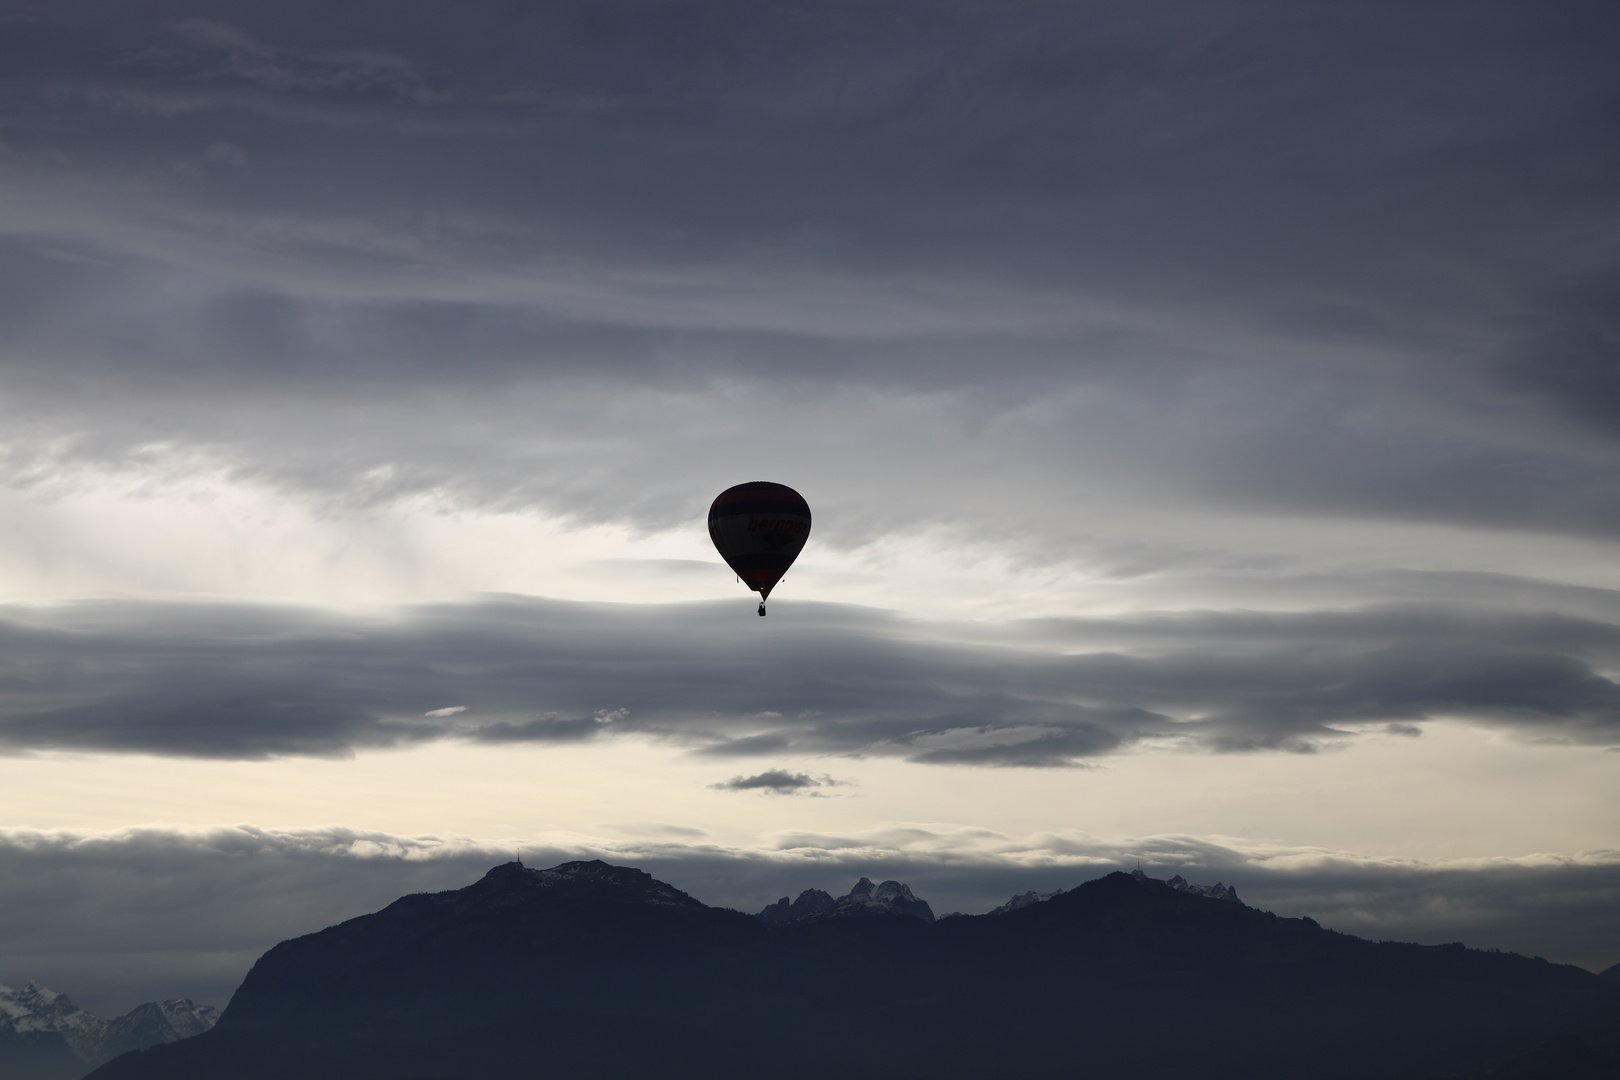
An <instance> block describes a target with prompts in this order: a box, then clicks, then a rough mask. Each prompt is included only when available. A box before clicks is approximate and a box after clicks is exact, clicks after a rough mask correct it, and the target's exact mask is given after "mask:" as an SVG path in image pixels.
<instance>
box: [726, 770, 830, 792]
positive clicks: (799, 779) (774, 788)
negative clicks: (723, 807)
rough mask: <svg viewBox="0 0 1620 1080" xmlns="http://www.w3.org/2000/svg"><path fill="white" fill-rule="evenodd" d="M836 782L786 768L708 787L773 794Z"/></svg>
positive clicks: (825, 777)
mask: <svg viewBox="0 0 1620 1080" xmlns="http://www.w3.org/2000/svg"><path fill="white" fill-rule="evenodd" d="M837 783H838V782H837V781H836V780H834V779H833V778H832V777H830V776H811V775H810V774H809V773H802V772H789V771H788V770H786V769H768V770H766V771H765V772H762V773H756V774H755V775H753V776H733V777H732V778H731V779H730V780H722V781H721V782H720V783H718V784H711V785H709V786H710V787H713V788H715V789H716V790H718V791H768V792H771V793H772V794H775V795H797V794H800V793H810V792H811V789H813V788H820V787H831V786H834V785H836V784H837Z"/></svg>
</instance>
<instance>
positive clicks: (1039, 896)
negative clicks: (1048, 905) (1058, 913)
mask: <svg viewBox="0 0 1620 1080" xmlns="http://www.w3.org/2000/svg"><path fill="white" fill-rule="evenodd" d="M1062 895H1063V890H1062V889H1057V890H1054V891H1053V892H1048V893H1038V892H1035V891H1034V890H1033V889H1032V890H1030V891H1029V892H1027V893H1020V894H1019V895H1017V896H1015V897H1013V898H1012V899H1011V900H1008V901H1007V902H1006V903H1005V904H1002V905H1001V906H1000V907H993V908H991V909H990V910H989V911H987V912H985V914H986V915H1005V914H1007V912H1009V911H1017V910H1018V909H1019V908H1027V907H1029V906H1031V905H1032V904H1038V903H1040V902H1041V901H1042V900H1050V899H1052V897H1054V896H1062Z"/></svg>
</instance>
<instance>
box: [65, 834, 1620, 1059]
mask: <svg viewBox="0 0 1620 1080" xmlns="http://www.w3.org/2000/svg"><path fill="white" fill-rule="evenodd" d="M894 884H896V885H898V883H894ZM866 885H867V886H868V889H867V890H862V892H863V893H875V892H876V891H877V888H876V887H871V885H870V882H866ZM901 888H903V886H902V887H901ZM890 892H891V893H893V894H895V895H899V894H898V890H890ZM905 896H906V897H910V891H909V890H905ZM912 899H915V898H912ZM775 906H776V905H773V907H775ZM788 906H789V908H791V907H792V905H788ZM767 910H769V909H767ZM1617 1008H1620V991H1617V989H1616V988H1615V987H1614V986H1613V984H1612V983H1611V982H1609V981H1608V980H1605V979H1601V978H1599V977H1598V976H1595V975H1592V974H1591V973H1589V972H1586V971H1583V970H1580V969H1578V968H1572V967H1565V966H1561V965H1555V964H1549V963H1547V962H1545V961H1541V960H1530V959H1527V958H1525V957H1521V956H1515V955H1512V954H1503V953H1489V952H1479V951H1475V950H1470V949H1465V948H1463V947H1462V946H1461V945H1454V946H1438V947H1424V946H1417V945H1404V944H1394V943H1375V942H1369V941H1363V940H1361V939H1358V938H1354V937H1350V936H1348V935H1344V934H1338V933H1334V932H1333V931H1329V930H1324V929H1323V928H1321V927H1320V926H1318V925H1316V924H1315V923H1314V922H1312V921H1311V920H1309V919H1283V918H1278V917H1277V916H1275V915H1272V914H1270V913H1268V912H1263V911H1259V910H1256V909H1254V908H1250V907H1245V906H1243V905H1242V904H1239V903H1233V902H1230V901H1227V900H1225V899H1215V898H1213V897H1210V896H1201V895H1196V894H1194V893H1190V892H1186V891H1179V890H1177V889H1175V888H1172V887H1171V886H1169V885H1167V884H1165V883H1164V882H1159V881H1153V880H1150V879H1147V878H1145V877H1132V876H1131V875H1127V874H1122V873H1121V874H1111V875H1109V876H1107V877H1104V878H1101V879H1098V880H1096V881H1091V882H1087V883H1085V884H1083V885H1080V886H1078V887H1076V888H1073V889H1070V890H1068V891H1066V892H1062V893H1058V894H1056V895H1052V896H1050V897H1049V898H1048V899H1045V900H1043V901H1040V902H1037V903H1033V904H1029V905H1027V906H1024V907H1020V908H1017V909H1015V910H1010V911H1007V912H1005V913H1003V914H998V915H995V916H961V917H956V918H950V919H945V920H941V921H939V922H930V921H925V920H924V919H922V918H920V917H916V916H913V915H908V914H898V913H888V912H879V913H876V914H869V915H867V916H866V917H862V918H811V919H805V920H797V919H795V920H793V921H790V922H787V923H782V924H775V925H773V924H771V923H769V922H766V921H764V920H762V919H761V918H757V917H754V916H749V915H745V914H743V913H741V912H735V911H729V910H724V909H718V908H710V907H707V906H705V905H703V904H701V903H699V902H698V901H696V900H694V899H693V898H691V897H690V896H687V895H686V894H685V893H682V892H680V891H679V890H677V889H674V888H673V887H671V886H668V885H665V884H663V883H662V882H658V881H656V880H655V879H653V878H652V877H651V876H650V875H647V874H645V873H643V872H641V871H639V870H633V869H629V868H624V867H611V866H608V865H606V864H604V863H601V862H591V863H566V864H564V865H562V866H559V867H555V868H553V869H551V870H532V869H528V868H525V867H522V866H520V865H519V864H516V863H509V864H507V865H505V866H499V867H496V868H495V869H493V870H491V871H490V872H489V873H488V874H487V875H485V877H484V878H483V879H481V880H480V881H478V882H476V883H474V884H472V885H469V886H468V887H466V888H464V889H459V890H455V891H452V892H446V893H436V894H421V895H415V896H407V897H404V898H402V899H401V900H398V901H396V902H395V903H393V904H391V905H389V906H388V907H387V908H385V909H383V910H382V911H379V912H377V913H375V914H373V915H367V916H362V917H360V918H357V919H351V920H349V921H348V922H345V923H342V924H340V925H338V926H334V927H330V928H328V929H326V930H323V931H321V932H319V933H316V934H310V935H308V936H306V937H302V938H297V939H294V940H292V941H286V942H282V943H281V944H280V945H277V946H276V947H275V948H273V949H271V950H270V951H269V952H267V953H266V954H265V955H264V956H263V957H262V958H261V959H260V960H259V962H258V963H257V964H255V965H254V967H253V970H252V971H251V972H249V974H248V976H247V978H246V980H245V981H244V982H243V984H242V987H241V989H239V990H238V991H237V993H236V995H235V997H234V998H233V999H232V1001H231V1003H230V1006H229V1007H228V1008H227V1009H226V1011H225V1013H224V1015H223V1016H222V1017H221V1019H220V1021H219V1023H218V1025H217V1026H216V1027H215V1029H214V1030H213V1031H211V1032H208V1033H206V1034H204V1035H200V1036H198V1037H196V1038H194V1039H188V1040H185V1041H183V1042H179V1043H174V1044H172V1045H169V1046H165V1047H158V1048H154V1049H151V1050H146V1051H143V1052H140V1053H137V1054H131V1055H127V1056H125V1057H123V1058H120V1059H118V1060H117V1061H114V1062H112V1063H110V1064H109V1065H107V1066H104V1067H103V1068H102V1069H100V1070H98V1071H97V1072H96V1073H94V1074H93V1076H94V1078H95V1080H159V1078H161V1080H201V1078H204V1077H207V1078H217V1077H226V1076H229V1077H232V1078H236V1080H259V1078H264V1080H269V1078H271V1077H284V1076H293V1075H296V1076H300V1077H307V1078H310V1080H322V1078H330V1080H338V1078H342V1080H384V1078H387V1080H409V1078H414V1080H428V1078H443V1080H449V1078H467V1080H472V1078H478V1080H499V1078H503V1077H513V1078H517V1077H525V1078H527V1077H539V1076H542V1075H547V1076H549V1075H552V1074H556V1073H566V1072H569V1071H573V1070H581V1071H583V1070H589V1071H590V1072H591V1073H593V1074H595V1075H607V1076H638V1075H653V1074H659V1075H664V1076H675V1077H684V1076H697V1075H706V1076H707V1075H716V1074H719V1075H731V1074H735V1075H743V1074H748V1075H752V1074H758V1073H763V1074H768V1075H771V1076H773V1077H789V1078H793V1077H818V1078H819V1077H825V1076H831V1075H837V1076H839V1077H867V1076H872V1077H876V1076H879V1075H884V1076H895V1075H898V1076H930V1077H967V1076H983V1075H1008V1074H1011V1073H1015V1072H1022V1071H1026V1070H1031V1071H1035V1070H1039V1071H1043V1072H1051V1073H1056V1074H1058V1075H1076V1074H1080V1073H1086V1074H1096V1075H1108V1076H1122V1077H1160V1076H1163V1077H1171V1076H1176V1077H1180V1076H1182V1075H1183V1074H1184V1073H1185V1072H1186V1071H1187V1070H1188V1069H1189V1068H1193V1069H1195V1070H1196V1071H1197V1072H1198V1073H1199V1074H1201V1075H1206V1076H1213V1077H1226V1076H1231V1077H1238V1076H1242V1077H1245V1078H1266V1077H1279V1078H1280V1077H1297V1076H1312V1077H1322V1078H1332V1077H1353V1076H1354V1077H1361V1076H1369V1075H1378V1076H1389V1077H1399V1076H1409V1077H1423V1078H1429V1077H1434V1078H1438V1077H1461V1076H1473V1075H1478V1076H1486V1075H1502V1076H1507V1075H1518V1076H1531V1075H1548V1076H1553V1075H1557V1076H1569V1077H1576V1076H1581V1075H1593V1076H1600V1075H1601V1076H1612V1075H1613V1072H1612V1070H1610V1071H1608V1072H1590V1073H1582V1072H1581V1071H1579V1070H1580V1069H1582V1068H1585V1067H1586V1065H1585V1064H1583V1059H1581V1054H1583V1053H1586V1052H1587V1050H1589V1049H1590V1047H1587V1046H1586V1044H1582V1046H1581V1047H1577V1048H1576V1050H1575V1051H1574V1052H1573V1056H1571V1054H1565V1055H1564V1058H1566V1059H1568V1061H1572V1062H1574V1064H1573V1066H1570V1067H1571V1068H1573V1069H1575V1070H1576V1071H1569V1070H1568V1069H1566V1070H1565V1071H1562V1072H1549V1073H1545V1074H1540V1073H1536V1072H1534V1069H1535V1068H1537V1067H1539V1065H1538V1059H1536V1058H1535V1053H1536V1052H1538V1051H1537V1048H1539V1047H1542V1046H1544V1045H1546V1044H1547V1042H1548V1040H1549V1039H1553V1038H1556V1037H1561V1036H1564V1035H1566V1034H1567V1033H1568V1032H1571V1031H1580V1030H1585V1029H1583V1028H1582V1027H1581V1025H1582V1024H1586V1023H1589V1022H1590V1021H1589V1019H1588V1018H1589V1017H1592V1016H1599V1015H1604V1016H1606V1015H1608V1014H1609V1013H1612V1012H1613V1011H1614V1010H1616V1009H1617ZM1599 1051H1601V1047H1600V1048H1599ZM1588 1056H1589V1057H1590V1056H1591V1055H1590V1054H1588ZM1561 1060H1562V1059H1561ZM1509 1061H1517V1062H1518V1064H1517V1065H1515V1066H1513V1067H1514V1068H1518V1069H1519V1071H1518V1072H1517V1073H1503V1072H1501V1071H1500V1066H1502V1065H1503V1063H1505V1062H1509ZM1568 1061H1566V1062H1565V1064H1568ZM1592 1061H1593V1062H1595V1065H1594V1066H1593V1067H1595V1068H1602V1067H1604V1063H1603V1061H1602V1060H1601V1057H1597V1058H1592ZM1526 1069H1529V1070H1531V1071H1525V1070H1526ZM1491 1070H1496V1071H1491Z"/></svg>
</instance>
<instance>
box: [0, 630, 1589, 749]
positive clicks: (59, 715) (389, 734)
mask: <svg viewBox="0 0 1620 1080" xmlns="http://www.w3.org/2000/svg"><path fill="white" fill-rule="evenodd" d="M7 616H8V617H7V618H6V620H5V621H4V622H3V623H0V635H3V637H4V641H5V654H4V658H3V659H0V674H3V676H4V679H3V682H0V686H3V687H4V689H0V744H3V745H5V746H7V747H9V748H10V749H12V750H13V751H26V750H30V749H72V750H92V751H95V750H99V751H124V752H143V753H157V754H173V755H181V756H189V757H218V758H236V759H250V760H251V759H262V758H268V757H276V756H283V755H316V756H344V755H348V754H352V753H354V752H356V751H360V750H367V749H376V748H385V747H398V746H408V745H413V744H419V743H423V742H428V741H432V740H441V739H464V740H471V741H476V742H490V743H499V742H530V743H547V742H553V743H561V742H577V741H581V740H591V739H602V738H615V737H625V736H639V737H643V738H654V739H661V740H667V741H670V742H673V743H675V744H677V745H684V746H686V747H688V748H689V749H690V751H691V752H692V753H694V754H697V755H700V756H708V757H715V758H725V759H735V758H751V757H763V756H771V755H776V754H780V753H784V752H791V753H796V754H801V755H805V754H809V755H816V754H833V755H855V756H862V755H880V756H892V757H902V758H905V759H908V760H910V761H914V762H919V763H924V764H939V765H989V766H996V765H1000V766H1009V765H1010V766H1054V765H1056V766H1064V765H1074V764H1076V763H1078V762H1081V761H1084V760H1086V759H1090V758H1096V757H1100V756H1103V755H1107V754H1112V753H1118V752H1122V751H1126V750H1130V749H1132V748H1135V747H1139V746H1143V745H1149V744H1151V745H1156V746H1161V747H1168V748H1172V749H1180V750H1183V751H1189V752H1231V751H1292V752H1314V751H1317V750H1321V749H1325V748H1331V747H1333V746H1336V745H1342V744H1344V743H1346V742H1348V741H1349V740H1351V739H1353V738H1354V736H1355V733H1356V732H1357V731H1358V730H1362V729H1365V728H1378V729H1387V726H1388V725H1390V724H1396V725H1406V728H1403V730H1409V729H1410V728H1411V727H1412V726H1414V725H1417V724H1420V723H1424V722H1437V721H1448V720H1463V721H1467V722H1471V723H1476V724H1485V725H1490V726H1495V727H1499V728H1501V729H1503V730H1505V731H1509V732H1511V733H1513V734H1515V735H1517V736H1518V737H1520V738H1522V739H1525V740H1528V741H1549V742H1558V743H1566V744H1576V745H1592V746H1604V745H1606V744H1610V743H1614V742H1616V740H1620V687H1617V686H1616V685H1615V683H1614V682H1613V681H1612V680H1611V679H1610V678H1609V677H1608V676H1607V675H1605V674H1604V672H1605V671H1607V670H1612V665H1613V664H1614V663H1615V660H1616V654H1617V652H1620V628H1617V627H1616V626H1615V625H1614V624H1611V623H1607V622H1599V621H1595V620H1591V619H1584V618H1576V617H1571V616H1561V615H1553V614H1544V615H1534V614H1517V613H1509V612H1497V613H1494V614H1484V613H1481V612H1479V611H1477V610H1471V611H1458V610H1449V609H1446V608H1443V607H1436V606H1412V605H1408V606H1389V607H1375V608H1369V609H1365V610H1361V611H1352V612H1319V613H1293V614H1286V613H1285V614H1270V615H1261V614H1252V613H1226V614H1223V613H1199V612H1193V613H1184V614H1180V615H1169V614H1166V615H1154V616H1140V617H1119V618H1111V619H1092V620H1040V621H1035V622H1031V623H1025V624H1012V625H1010V626H1008V627H1003V628H1000V629H994V628H992V629H981V630H978V631H972V630H969V631H968V634H969V635H970V636H969V637H968V638H967V639H966V640H964V631H963V627H961V626H959V625H955V624H944V623H941V624H934V625H930V624H928V623H924V622H920V621H907V620H899V619H896V618H895V617H893V616H890V615H886V614H883V613H879V612H875V611H872V610H870V609H862V608H858V607H853V606H838V605H817V604H803V605H799V606H797V607H796V609H795V611H794V613H793V615H792V616H791V619H790V620H778V625H780V626H781V629H780V630H777V629H776V628H775V627H774V626H773V628H772V630H773V632H772V633H771V634H770V635H764V634H761V633H760V632H759V631H758V630H757V629H756V628H755V627H754V626H753V625H752V624H750V623H741V622H739V620H738V619H737V618H736V617H735V610H734V605H721V604H690V605H646V606H639V607H638V606H635V605H592V604H567V603H559V602H548V601H538V600H525V599H518V598H491V599H488V600H484V601H480V602H473V603H464V604H442V605H425V606H420V607H415V608H407V609H400V610H398V611H396V612H394V613H393V614H391V615H390V616H389V617H387V618H377V617H371V618H352V617H342V616H338V615H333V614H328V613H316V612H310V611H298V610H288V609H285V608H270V607H251V606H233V605H223V604H218V605H208V604H187V605H182V604H166V603H142V602H111V601H108V602H98V603H84V604H77V605H69V606H64V607H59V608H36V609H23V608H13V609H11V610H10V611H9V612H8V613H7ZM973 634H976V635H977V640H973V639H972V637H971V635H973ZM953 638H954V640H953ZM1103 641H1107V642H1109V647H1106V648H1104V647H1099V643H1101V642H1103ZM445 700H454V701H460V702H465V705H463V706H458V707H452V708H445V707H439V708H429V709H424V708H423V706H424V705H432V704H435V703H437V702H441V701H445Z"/></svg>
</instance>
